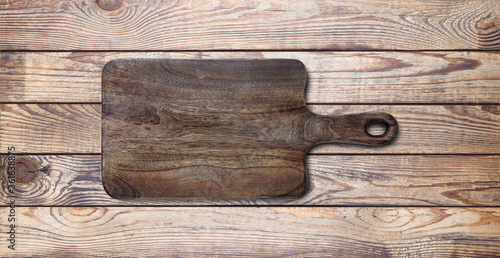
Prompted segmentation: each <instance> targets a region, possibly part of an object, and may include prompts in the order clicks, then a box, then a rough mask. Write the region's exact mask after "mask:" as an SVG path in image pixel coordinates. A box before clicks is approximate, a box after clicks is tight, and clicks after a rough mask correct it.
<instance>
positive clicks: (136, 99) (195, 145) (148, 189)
mask: <svg viewBox="0 0 500 258" xmlns="http://www.w3.org/2000/svg"><path fill="white" fill-rule="evenodd" d="M306 80H307V75H306V70H305V67H304V65H303V64H302V63H301V62H300V61H298V60H292V59H270V60H228V59H226V60H185V59H156V60H151V59H129V60H126V59H124V60H114V61H111V62H109V63H108V64H106V66H105V67H104V69H103V89H102V91H103V118H102V129H103V131H102V153H103V165H102V166H103V171H102V178H103V184H104V187H105V189H106V191H107V192H108V193H109V194H110V195H111V196H112V197H115V198H139V197H141V198H162V197H163V198H208V199H234V198H239V199H248V198H269V197H298V196H301V195H302V194H304V193H305V191H306V178H307V177H306V174H305V166H304V158H305V155H306V153H307V150H308V149H309V148H310V147H312V146H313V145H315V144H318V143H322V142H337V143H354V144H363V145H372V146H377V145H384V144H387V143H389V142H390V141H392V140H393V139H394V138H395V136H396V134H397V122H396V120H395V119H394V118H393V117H392V116H390V115H388V114H385V113H363V114H352V115H345V116H338V117H322V116H318V115H316V114H314V113H312V112H310V111H309V109H308V108H307V107H306V105H305V100H304V92H305V87H306ZM370 123H379V124H384V125H385V126H386V128H387V129H386V132H385V133H383V134H381V135H378V136H373V135H370V134H369V133H368V132H367V130H366V128H367V126H368V125H369V124H370Z"/></svg>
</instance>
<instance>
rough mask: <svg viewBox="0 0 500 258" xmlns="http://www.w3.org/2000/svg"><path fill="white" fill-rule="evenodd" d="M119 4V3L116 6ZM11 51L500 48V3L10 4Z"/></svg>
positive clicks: (0, 29) (136, 0)
mask: <svg viewBox="0 0 500 258" xmlns="http://www.w3.org/2000/svg"><path fill="white" fill-rule="evenodd" d="M113 1H118V0H113ZM0 11H2V14H3V16H2V19H1V20H0V38H2V41H0V49H2V50H45V51H47V50H226V49H231V50H260V49H267V50H269V49H271V50H272V49H281V50H283V49H287V50H293V49H327V50H340V49H351V50H352V49H385V50H393V49H394V50H401V49H404V50H427V49H434V50H442V49H445V50H447V49H482V50H498V49H500V36H499V28H500V20H499V17H500V5H499V3H498V1H497V0H464V1H450V0H435V1H425V0H416V1H402V0H400V1H386V0H372V1H358V0H336V1H324V0H311V1H276V0H268V1H245V0H226V1H217V0H209V1H203V2H197V1H188V0H181V1H159V0H156V1H146V0H126V1H125V4H124V5H123V7H122V8H120V9H118V10H115V11H106V10H103V9H101V8H100V7H99V6H98V5H96V4H95V2H94V1H88V0H75V1H70V0H63V1H61V0H46V1H14V2H11V1H2V2H1V5H0Z"/></svg>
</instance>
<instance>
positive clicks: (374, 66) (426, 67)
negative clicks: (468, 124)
mask: <svg viewBox="0 0 500 258" xmlns="http://www.w3.org/2000/svg"><path fill="white" fill-rule="evenodd" d="M499 56H500V53H498V52H466V51H437V52H434V51H433V52H387V51H385V52H384V51H381V52H359V51H358V52H317V51H294V52H284V51H263V52H256V51H247V52H234V51H233V52H231V51H229V52H228V51H212V52H210V51H205V52H0V91H1V92H2V94H0V102H4V103H8V102H11V103H16V102H31V103H39V102H59V103H68V102H77V103H81V102H85V103H89V102H95V103H100V102H101V75H102V68H103V66H104V65H105V64H106V63H107V62H109V61H111V60H113V59H126V58H170V59H175V58H181V59H220V58H246V59H265V58H294V59H299V60H300V61H301V62H303V63H304V64H305V66H306V68H307V73H308V82H307V92H306V93H307V94H306V102H307V103H308V104H315V103H319V104H325V103H330V104H331V103H338V104H343V103H345V104H350V103H355V104H360V103H363V104H370V103H373V104H380V103H384V104H398V103H400V104H436V103H439V104H443V103H446V104H462V103H467V104H471V103H476V104H498V103H499V99H500V89H499V85H500V70H499V69H500V68H498V67H500V58H499Z"/></svg>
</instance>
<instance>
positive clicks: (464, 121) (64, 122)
mask: <svg viewBox="0 0 500 258" xmlns="http://www.w3.org/2000/svg"><path fill="white" fill-rule="evenodd" d="M100 107H101V105H100V104H71V105H67V104H3V105H2V106H1V108H2V110H1V112H2V113H1V119H0V129H2V134H0V145H1V146H0V150H4V151H3V152H4V153H5V152H6V149H7V146H15V147H16V148H18V151H19V152H20V153H22V152H24V153H38V154H43V153H68V154H71V153H101V130H100V121H101V114H100ZM308 107H309V108H310V109H311V110H312V111H313V112H315V113H317V114H320V115H342V114H352V113H363V112H386V113H389V114H392V115H393V116H394V117H395V118H396V119H397V121H398V123H399V133H398V137H397V139H396V140H395V141H394V142H392V143H391V144H390V145H388V146H383V147H376V148H372V147H366V146H363V147H359V146H354V145H347V144H325V145H319V146H317V147H313V148H312V149H311V150H310V152H309V153H335V154H342V153H344V154H345V153H366V154H368V153H380V154H384V153H386V154H389V153H399V154H454V153H463V154H499V153H500V150H499V148H500V147H499V146H500V144H499V143H500V139H499V138H500V133H499V130H500V126H499V123H500V111H499V110H500V106H498V105H389V106H387V105H373V106H370V105H308ZM0 153H1V152H0Z"/></svg>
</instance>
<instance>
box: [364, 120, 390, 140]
mask: <svg viewBox="0 0 500 258" xmlns="http://www.w3.org/2000/svg"><path fill="white" fill-rule="evenodd" d="M366 133H367V134H368V135H370V136H372V137H381V136H384V135H385V133H387V126H386V125H385V124H383V123H381V122H370V123H368V124H367V125H366Z"/></svg>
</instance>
